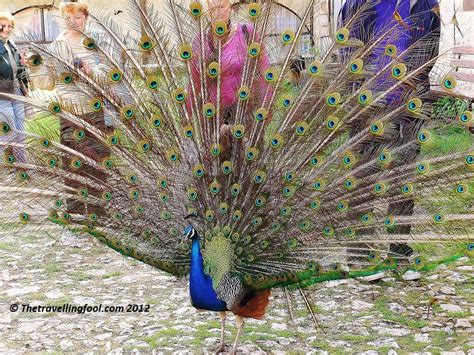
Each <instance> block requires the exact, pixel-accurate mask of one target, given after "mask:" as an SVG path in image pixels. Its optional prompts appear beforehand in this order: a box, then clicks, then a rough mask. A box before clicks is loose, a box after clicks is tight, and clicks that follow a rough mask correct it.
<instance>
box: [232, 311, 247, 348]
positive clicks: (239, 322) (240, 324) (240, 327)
mask: <svg viewBox="0 0 474 355" xmlns="http://www.w3.org/2000/svg"><path fill="white" fill-rule="evenodd" d="M236 317H237V318H236V321H237V335H236V336H235V341H234V346H233V347H232V350H231V351H230V355H234V354H236V353H237V345H238V343H239V338H240V335H241V334H242V330H244V323H245V321H244V318H242V317H241V316H237V315H236Z"/></svg>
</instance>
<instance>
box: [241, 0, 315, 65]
mask: <svg viewBox="0 0 474 355" xmlns="http://www.w3.org/2000/svg"><path fill="white" fill-rule="evenodd" d="M251 2H252V1H249V0H240V1H239V2H236V3H234V4H232V20H233V21H237V22H248V21H249V16H248V14H247V6H248V4H249V3H251ZM272 12H273V13H272V23H273V24H274V27H273V29H272V31H271V33H270V34H269V39H268V40H267V44H268V46H269V47H274V48H278V47H279V45H280V42H281V40H280V37H281V35H282V33H283V32H284V31H285V30H292V31H295V32H296V31H297V30H298V28H299V26H300V24H301V17H300V16H299V15H298V14H297V13H296V12H295V11H293V10H292V9H290V8H289V7H287V6H285V5H283V4H280V3H278V2H273V3H272ZM308 22H309V23H308V24H307V25H305V26H304V29H303V32H302V34H301V39H300V41H299V43H298V48H297V50H296V53H297V54H298V55H299V56H301V57H303V58H306V57H311V55H312V54H311V53H310V49H311V47H312V43H313V42H312V41H313V19H312V18H311V19H310V20H309V21H308ZM269 55H270V62H272V63H275V62H276V61H278V59H281V58H278V57H279V55H280V53H277V52H270V53H269Z"/></svg>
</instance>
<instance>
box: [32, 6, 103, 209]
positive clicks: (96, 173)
mask: <svg viewBox="0 0 474 355" xmlns="http://www.w3.org/2000/svg"><path fill="white" fill-rule="evenodd" d="M60 12H61V16H62V18H63V19H64V23H65V29H64V31H63V32H61V33H60V35H59V36H58V38H57V39H56V40H55V42H54V43H53V44H52V45H53V46H57V48H59V50H61V52H63V53H64V55H66V56H70V58H69V60H70V61H72V62H73V63H74V66H75V67H76V68H77V69H79V70H81V71H83V72H84V73H85V74H87V75H93V74H94V75H95V74H96V73H94V70H96V69H97V68H98V66H99V64H100V58H99V56H98V55H96V54H94V53H93V52H91V51H90V50H87V49H86V48H85V46H84V44H83V41H84V39H85V38H86V35H85V31H86V24H87V21H88V18H89V8H88V5H87V4H85V3H80V2H72V1H68V2H63V3H61V5H60ZM30 70H31V76H32V82H33V84H34V86H35V88H38V89H42V90H55V91H56V95H57V96H58V98H59V99H60V100H61V102H62V103H63V104H64V107H65V109H66V110H68V108H71V109H73V113H74V114H75V115H77V116H79V117H80V118H82V119H83V120H85V121H86V122H88V123H90V124H92V125H94V126H95V127H97V128H99V129H101V130H102V131H103V132H104V131H107V130H108V129H110V130H111V128H109V126H110V124H111V122H110V121H108V122H107V123H106V122H105V119H104V115H103V113H100V112H97V111H94V110H93V109H92V108H91V107H90V105H89V104H88V97H87V95H81V93H80V92H78V91H77V90H70V89H68V88H65V86H64V85H57V83H56V81H55V80H54V78H55V77H57V75H49V74H48V72H49V71H51V70H54V69H53V68H48V67H45V66H43V65H39V66H31V67H30ZM101 112H103V111H101ZM78 129H84V127H79V126H77V125H75V124H73V123H71V122H68V121H65V120H61V121H60V140H61V144H63V145H66V146H68V147H70V148H72V149H74V150H76V151H79V152H81V153H83V154H85V155H87V156H89V157H91V158H93V159H95V160H96V161H97V160H99V161H100V160H102V159H105V158H106V157H108V156H109V155H110V150H109V149H108V148H107V147H106V146H105V145H104V144H102V143H100V142H98V141H97V140H93V139H86V140H77V139H75V138H74V132H75V131H76V130H78ZM86 134H87V133H86ZM70 159H71V158H64V160H63V165H64V166H65V167H66V168H68V167H71V161H70ZM71 169H72V168H71ZM75 172H76V173H77V171H75ZM79 173H80V174H81V175H84V177H87V178H92V179H94V180H95V181H96V182H98V183H104V182H105V180H106V175H105V173H104V172H103V171H100V170H98V169H96V168H94V167H91V166H88V167H84V168H83V169H82V170H81V171H80V172H79ZM65 184H66V186H68V188H71V189H74V190H78V189H80V188H82V187H83V186H82V185H81V184H80V183H79V182H77V181H74V180H69V179H66V180H65ZM88 193H89V195H93V196H100V191H99V190H97V191H96V190H94V189H93V188H88ZM67 209H68V211H69V212H72V213H93V212H97V211H94V210H93V208H92V211H91V207H90V206H87V205H86V204H84V203H83V202H81V201H79V200H70V201H67ZM85 210H87V211H85Z"/></svg>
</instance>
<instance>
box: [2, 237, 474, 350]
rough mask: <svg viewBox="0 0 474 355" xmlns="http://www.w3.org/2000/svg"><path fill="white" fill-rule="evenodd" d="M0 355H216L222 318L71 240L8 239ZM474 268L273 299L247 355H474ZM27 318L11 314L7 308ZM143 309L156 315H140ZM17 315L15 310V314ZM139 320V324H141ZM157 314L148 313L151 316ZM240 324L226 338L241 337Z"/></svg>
mask: <svg viewBox="0 0 474 355" xmlns="http://www.w3.org/2000/svg"><path fill="white" fill-rule="evenodd" d="M0 265H2V267H1V273H0V315H1V317H0V334H1V337H0V353H2V354H3V353H5V354H16V353H31V352H48V353H50V352H55V353H66V352H70V353H123V352H127V353H143V354H145V353H157V352H160V351H164V352H180V353H183V352H193V353H202V352H203V353H209V352H212V351H213V350H215V349H216V347H217V344H218V342H219V334H220V324H219V318H218V317H217V315H216V314H212V313H210V312H198V311H196V310H195V309H194V308H193V307H192V306H191V304H190V301H189V297H188V292H187V280H176V279H175V278H174V277H171V276H169V275H167V274H165V273H163V272H161V271H159V270H156V269H153V268H152V267H150V266H148V265H145V264H141V263H139V262H137V261H135V260H133V259H131V258H126V257H123V256H122V255H120V254H118V253H116V252H114V251H113V250H109V249H107V248H106V247H103V246H101V245H99V244H98V243H97V242H96V241H94V240H92V239H90V238H88V237H76V236H73V235H70V234H69V232H65V233H63V235H62V236H61V237H60V238H59V239H55V238H53V237H51V236H48V235H46V234H44V235H36V236H35V235H27V236H23V237H18V236H15V235H8V236H0ZM473 270H474V265H473V262H472V260H469V259H468V258H463V259H461V260H460V261H458V262H456V263H454V264H451V265H448V266H442V267H440V268H438V269H437V270H435V271H434V272H431V273H429V274H427V275H424V276H423V278H422V279H421V280H417V281H403V280H402V281H397V280H395V279H394V278H393V277H391V275H387V277H385V278H384V279H383V280H381V281H378V282H376V283H369V282H361V281H356V280H344V281H339V282H329V283H324V284H320V285H317V286H316V287H314V288H312V289H310V290H308V291H307V293H308V296H309V297H310V299H311V300H312V301H313V302H314V305H315V306H314V309H315V312H316V318H317V321H318V323H319V327H315V326H314V324H313V322H312V320H311V318H310V316H309V314H308V311H307V310H306V308H305V306H304V305H303V302H302V299H301V296H300V295H299V294H297V293H291V294H290V296H291V300H292V301H291V304H292V313H293V319H292V318H291V317H290V315H289V311H288V306H287V298H286V295H285V294H284V293H283V292H282V291H279V290H276V291H275V292H274V293H273V296H272V301H271V304H270V306H269V308H268V312H267V316H266V318H265V319H264V320H262V321H256V320H249V321H248V322H247V323H246V327H245V331H244V335H243V338H242V344H241V346H240V348H239V351H242V352H244V353H248V352H260V353H262V352H264V353H272V352H273V353H275V352H291V353H307V352H314V353H365V354H377V353H378V354H391V355H393V354H405V353H410V352H415V353H416V352H418V353H432V354H438V353H444V352H455V353H456V354H474V337H473V335H474V328H473V323H474V292H473ZM13 304H17V305H18V306H19V309H18V310H17V311H16V312H12V311H11V310H10V307H12V305H13ZM27 304H29V305H30V307H34V306H60V305H63V304H69V305H71V306H72V305H76V306H83V305H84V304H88V305H90V306H99V305H100V304H102V307H105V306H111V305H113V306H124V307H125V310H126V307H127V305H137V306H136V307H135V309H134V308H131V309H130V310H131V311H132V312H126V311H125V312H86V313H84V314H78V313H64V312H63V313H61V312H23V311H22V309H23V308H24V307H26V306H23V305H27ZM141 305H149V307H148V309H146V307H141ZM13 308H14V306H13ZM140 310H142V312H140ZM145 310H148V312H144V311H145ZM234 324H235V323H234V318H233V317H230V319H229V322H228V328H227V339H228V343H230V342H231V341H232V339H231V338H232V337H233V336H234V335H235V329H234Z"/></svg>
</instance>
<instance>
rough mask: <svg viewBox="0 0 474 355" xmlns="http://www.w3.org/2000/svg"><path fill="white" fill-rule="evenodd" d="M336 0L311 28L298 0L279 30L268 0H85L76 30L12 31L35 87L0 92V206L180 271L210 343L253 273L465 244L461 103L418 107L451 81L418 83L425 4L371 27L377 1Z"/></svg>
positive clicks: (285, 278) (412, 264)
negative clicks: (56, 33)
mask: <svg viewBox="0 0 474 355" xmlns="http://www.w3.org/2000/svg"><path fill="white" fill-rule="evenodd" d="M420 1H421V0H420ZM349 2H350V1H349ZM388 2H390V3H393V4H398V5H396V6H400V5H399V1H384V3H388ZM351 3H352V4H353V6H347V7H345V8H344V11H343V14H342V16H340V19H339V23H338V28H337V30H335V31H334V33H333V34H332V35H331V37H328V38H323V39H317V38H308V35H307V34H305V28H306V27H305V26H306V25H307V24H308V21H310V18H311V14H312V11H313V8H314V7H315V6H316V1H315V0H310V1H308V5H307V7H306V10H305V11H304V13H303V15H302V20H301V24H300V25H299V26H298V27H297V29H283V30H282V29H277V28H278V23H277V22H276V20H275V19H276V16H275V11H276V6H275V3H274V2H272V1H255V2H249V3H246V4H241V5H239V6H231V5H230V2H228V1H208V2H202V1H194V0H193V1H192V2H190V3H187V4H179V5H178V4H175V3H174V2H169V3H168V4H167V6H166V11H165V10H163V8H162V7H159V8H157V7H155V6H153V5H152V4H151V3H149V4H146V5H143V2H142V1H139V0H131V1H130V3H129V6H128V8H127V9H124V10H123V11H124V14H127V19H126V21H125V22H123V23H118V22H116V21H115V20H114V18H113V17H111V16H110V14H108V13H107V12H101V11H99V10H97V11H92V10H91V11H90V13H89V12H88V14H87V20H88V21H87V26H86V27H85V28H78V29H77V30H78V31H80V33H81V41H80V43H79V45H78V46H76V48H72V49H71V47H68V46H67V45H65V44H64V42H62V41H56V42H53V43H51V44H41V43H37V42H33V41H32V42H31V43H30V44H29V45H28V48H27V53H28V58H27V61H28V67H29V70H30V77H31V81H32V84H33V85H34V84H35V82H37V83H39V82H41V80H42V79H45V78H46V79H48V80H49V81H51V82H53V83H54V90H52V91H48V90H40V89H37V90H33V91H32V92H31V93H30V95H29V96H28V97H23V96H22V97H19V96H15V95H13V94H5V93H0V96H2V97H3V98H8V99H11V100H18V101H19V102H22V103H24V104H25V105H26V106H27V107H28V110H29V112H30V116H31V118H30V122H29V124H28V125H27V126H26V127H25V129H24V130H23V131H17V130H15V128H14V127H12V126H11V125H10V124H9V123H8V122H9V120H8V119H7V118H5V117H3V118H2V123H1V126H2V137H1V138H2V139H1V140H0V144H1V146H2V151H3V157H2V158H3V159H2V162H1V166H2V168H1V170H0V172H1V173H0V174H1V180H0V191H1V193H2V196H4V197H8V198H9V199H13V200H15V203H14V204H13V205H14V206H15V208H4V209H3V210H2V212H1V217H0V218H1V219H0V220H1V223H2V225H4V228H6V230H8V231H11V230H14V231H15V233H31V232H38V231H39V232H41V231H48V233H58V234H59V233H61V232H62V231H63V230H64V229H68V230H71V231H74V232H76V233H83V234H87V235H89V236H92V237H94V238H96V239H97V240H99V241H100V242H102V243H103V244H105V245H107V246H108V247H110V248H113V249H115V250H116V251H118V252H120V253H122V254H123V255H125V256H129V257H132V258H134V259H137V260H139V261H141V262H144V263H146V264H149V265H151V266H153V267H156V268H158V269H160V270H163V271H166V272H168V273H171V274H173V275H175V276H177V277H189V292H190V298H191V302H192V304H193V306H194V307H196V308H198V309H202V310H208V311H213V312H218V313H219V316H220V317H221V321H222V342H221V346H220V347H219V350H220V351H223V350H224V349H225V342H224V329H225V328H224V327H225V320H226V312H232V313H234V314H235V315H236V316H237V328H238V332H237V336H236V338H235V342H234V344H233V347H232V351H233V352H234V353H235V351H236V350H237V347H238V344H239V338H240V336H241V334H242V330H243V326H244V320H245V318H256V319H260V318H262V317H264V315H265V310H266V307H267V306H268V304H269V300H270V295H271V290H272V289H275V288H281V289H286V290H291V289H296V290H304V289H305V288H307V287H309V286H311V285H314V284H316V283H320V282H323V281H328V280H339V279H345V278H359V277H363V276H370V275H374V274H377V273H380V272H383V271H393V272H394V273H395V274H397V275H402V274H403V273H404V272H405V271H407V270H417V271H428V270H432V269H434V268H435V267H436V266H438V265H440V264H442V263H448V262H452V261H454V260H458V259H460V258H461V257H463V256H466V255H467V256H470V257H472V255H473V251H474V242H473V235H474V223H473V220H474V213H473V203H472V201H473V198H472V196H473V189H474V179H473V178H474V140H473V139H472V136H471V135H470V134H469V132H468V128H469V127H472V125H473V120H472V117H473V114H472V112H471V111H469V110H468V109H467V105H464V106H462V107H463V109H461V110H458V111H456V112H455V114H454V118H453V117H452V115H451V116H450V117H447V116H443V115H440V114H437V112H438V111H439V110H438V109H439V105H438V104H439V102H440V101H441V102H445V101H443V100H444V99H445V98H446V97H453V98H456V100H461V101H462V98H459V97H457V94H456V90H455V89H456V84H457V83H456V79H455V78H454V77H452V76H450V75H445V73H437V74H436V75H435V76H436V77H435V78H434V79H433V77H432V78H431V80H432V81H433V80H434V81H436V84H437V87H438V90H436V91H435V90H430V85H429V80H430V77H429V76H428V74H429V72H430V70H431V68H432V67H433V64H434V63H435V62H436V61H437V60H438V59H439V57H441V56H442V55H444V53H437V43H438V41H439V29H437V28H431V29H430V28H429V25H428V28H427V26H426V23H427V20H426V19H427V16H428V17H432V16H433V14H435V10H434V9H433V8H430V7H428V8H426V7H423V6H420V8H419V10H418V11H417V12H416V13H412V14H411V15H410V14H408V13H402V11H401V10H400V9H399V8H397V7H392V8H391V9H390V10H387V11H390V12H389V15H388V16H387V17H386V21H384V22H380V21H379V22H378V25H377V26H378V27H377V29H376V30H374V29H373V26H372V27H371V26H366V24H367V23H368V24H371V23H373V21H374V17H377V11H379V10H380V8H381V6H382V5H383V4H382V5H381V2H380V1H375V0H366V1H359V0H358V1H352V2H351ZM428 23H430V22H429V21H428ZM435 27H436V26H435ZM26 36H27V38H28V39H30V40H33V39H34V36H33V35H26ZM28 36H29V37H28ZM91 63H92V64H91ZM40 86H41V85H37V88H39V87H40ZM437 105H438V106H437ZM437 110H438V111H437ZM454 134H458V135H459V137H461V138H462V139H461V138H460V139H459V141H458V144H455V145H452V146H450V147H446V146H444V145H443V142H445V140H446V138H447V137H449V136H450V135H454ZM466 134H467V135H466ZM466 137H467V138H466ZM15 147H24V149H25V152H26V153H25V154H26V158H25V159H21V160H20V159H18V157H16V156H15V149H13V148H15ZM434 147H438V148H439V147H441V148H440V149H435V148H434ZM393 206H398V207H399V208H398V209H394V208H393ZM400 206H401V207H400ZM463 260H464V259H463Z"/></svg>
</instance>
